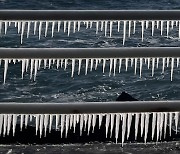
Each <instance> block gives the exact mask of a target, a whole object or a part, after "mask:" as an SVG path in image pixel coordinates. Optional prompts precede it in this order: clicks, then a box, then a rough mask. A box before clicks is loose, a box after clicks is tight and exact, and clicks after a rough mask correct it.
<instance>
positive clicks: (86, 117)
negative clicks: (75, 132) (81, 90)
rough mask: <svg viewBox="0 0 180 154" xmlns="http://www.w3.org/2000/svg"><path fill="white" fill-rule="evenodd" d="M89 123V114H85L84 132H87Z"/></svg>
mask: <svg viewBox="0 0 180 154" xmlns="http://www.w3.org/2000/svg"><path fill="white" fill-rule="evenodd" d="M87 121H88V114H84V131H85V130H86V126H87Z"/></svg>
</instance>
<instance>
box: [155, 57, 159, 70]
mask: <svg viewBox="0 0 180 154" xmlns="http://www.w3.org/2000/svg"><path fill="white" fill-rule="evenodd" d="M158 67H159V58H157V59H156V68H158Z"/></svg>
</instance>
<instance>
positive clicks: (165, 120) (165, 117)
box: [164, 112, 168, 139]
mask: <svg viewBox="0 0 180 154" xmlns="http://www.w3.org/2000/svg"><path fill="white" fill-rule="evenodd" d="M167 116H168V113H167V112H164V139H165V137H166V129H167V120H168V118H167Z"/></svg>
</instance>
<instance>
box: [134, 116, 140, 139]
mask: <svg viewBox="0 0 180 154" xmlns="http://www.w3.org/2000/svg"><path fill="white" fill-rule="evenodd" d="M135 115H136V116H135V140H137V134H138V127H139V115H140V114H139V113H136V114H135Z"/></svg>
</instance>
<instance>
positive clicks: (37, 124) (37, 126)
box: [35, 114, 39, 135]
mask: <svg viewBox="0 0 180 154" xmlns="http://www.w3.org/2000/svg"><path fill="white" fill-rule="evenodd" d="M35 117H36V135H37V132H38V129H39V114H37V115H36V116H35Z"/></svg>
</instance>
